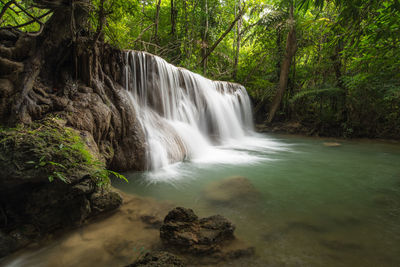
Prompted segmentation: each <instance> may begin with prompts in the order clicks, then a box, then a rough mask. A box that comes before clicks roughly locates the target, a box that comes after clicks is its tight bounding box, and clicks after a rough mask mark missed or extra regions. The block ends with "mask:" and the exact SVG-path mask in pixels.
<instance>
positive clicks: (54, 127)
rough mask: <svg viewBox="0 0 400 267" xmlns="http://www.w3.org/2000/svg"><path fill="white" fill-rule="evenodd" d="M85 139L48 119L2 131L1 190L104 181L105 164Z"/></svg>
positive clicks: (0, 135)
mask: <svg viewBox="0 0 400 267" xmlns="http://www.w3.org/2000/svg"><path fill="white" fill-rule="evenodd" d="M83 138H85V135H84V134H83V135H82V136H81V134H80V132H78V131H76V130H74V129H72V128H69V127H66V126H65V121H64V120H62V119H60V118H57V117H49V118H46V119H44V120H41V121H37V122H33V123H32V124H31V125H28V126H26V125H18V126H17V127H16V128H6V129H4V128H3V129H0V177H1V178H0V186H6V187H12V186H17V185H20V184H24V183H27V182H29V183H39V182H45V181H50V182H52V181H57V182H60V181H61V182H63V183H67V184H69V183H75V182H76V181H78V180H79V179H81V178H82V177H83V176H84V175H91V176H92V177H99V176H101V178H104V177H105V176H106V175H103V173H102V171H104V163H103V162H101V161H100V160H98V157H97V156H98V155H96V152H95V151H94V152H93V149H92V151H91V150H90V148H89V147H88V146H87V144H86V142H85V141H84V139H83Z"/></svg>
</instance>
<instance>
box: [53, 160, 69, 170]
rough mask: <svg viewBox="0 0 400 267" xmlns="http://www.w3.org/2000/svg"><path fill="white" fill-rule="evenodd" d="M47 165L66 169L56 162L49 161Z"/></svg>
mask: <svg viewBox="0 0 400 267" xmlns="http://www.w3.org/2000/svg"><path fill="white" fill-rule="evenodd" d="M48 163H49V164H51V165H53V166H57V167H61V168H63V169H66V168H67V167H65V166H64V165H62V164H61V163H57V162H53V161H49V162H48Z"/></svg>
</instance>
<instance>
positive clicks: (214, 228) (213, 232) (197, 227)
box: [160, 207, 235, 254]
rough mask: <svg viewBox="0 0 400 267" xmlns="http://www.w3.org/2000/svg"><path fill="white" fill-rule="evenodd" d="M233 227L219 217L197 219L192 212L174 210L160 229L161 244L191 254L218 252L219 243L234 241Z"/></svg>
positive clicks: (182, 209)
mask: <svg viewBox="0 0 400 267" xmlns="http://www.w3.org/2000/svg"><path fill="white" fill-rule="evenodd" d="M234 230H235V226H234V225H233V224H232V223H231V222H229V221H228V220H227V219H225V218H224V217H222V216H220V215H214V216H211V217H207V218H203V219H200V220H199V219H198V217H197V216H196V214H194V212H193V210H191V209H185V208H181V207H178V208H175V209H173V210H172V211H170V212H169V213H168V215H167V216H166V217H165V220H164V224H163V225H162V226H161V229H160V237H161V240H162V241H163V243H164V244H165V245H167V246H169V247H174V248H177V249H178V250H180V251H184V252H189V253H192V254H209V253H214V252H217V251H219V250H220V246H221V243H222V242H223V241H226V240H232V239H234V236H233V231H234Z"/></svg>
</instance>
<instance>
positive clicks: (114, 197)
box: [90, 191, 122, 214]
mask: <svg viewBox="0 0 400 267" xmlns="http://www.w3.org/2000/svg"><path fill="white" fill-rule="evenodd" d="M90 203H91V208H92V214H98V213H104V212H108V211H112V210H115V209H117V208H119V207H120V206H121V204H122V197H121V195H120V194H118V193H117V192H113V191H109V192H96V193H94V194H92V195H91V197H90Z"/></svg>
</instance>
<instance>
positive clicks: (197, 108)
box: [125, 51, 253, 169]
mask: <svg viewBox="0 0 400 267" xmlns="http://www.w3.org/2000/svg"><path fill="white" fill-rule="evenodd" d="M126 62H127V65H126V66H125V88H126V90H127V91H128V92H129V97H130V101H131V102H132V105H133V106H134V107H135V109H136V113H137V116H138V119H139V121H140V123H141V125H142V127H143V129H144V132H145V136H146V142H147V162H148V168H149V169H159V168H162V167H164V166H166V165H168V164H170V163H172V162H177V161H184V160H186V159H195V158H197V157H201V156H202V155H204V154H206V153H209V152H210V147H213V146H216V145H228V144H231V143H235V142H236V141H238V140H240V139H242V138H244V137H245V136H247V135H249V134H251V133H252V132H253V119H252V111H251V104H250V99H249V96H248V94H247V92H246V89H245V88H244V87H243V86H241V85H239V84H235V83H230V82H223V81H212V80H209V79H207V78H204V77H202V76H201V75H198V74H195V73H193V72H190V71H188V70H186V69H183V68H178V67H176V66H174V65H171V64H169V63H167V62H166V61H165V60H163V59H162V58H160V57H157V56H154V55H151V54H148V53H145V52H138V51H129V52H126Z"/></svg>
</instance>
